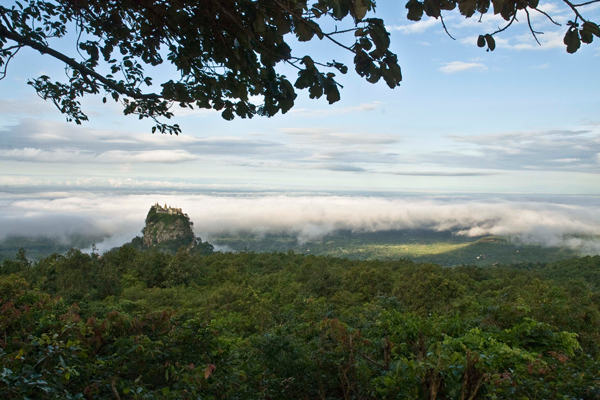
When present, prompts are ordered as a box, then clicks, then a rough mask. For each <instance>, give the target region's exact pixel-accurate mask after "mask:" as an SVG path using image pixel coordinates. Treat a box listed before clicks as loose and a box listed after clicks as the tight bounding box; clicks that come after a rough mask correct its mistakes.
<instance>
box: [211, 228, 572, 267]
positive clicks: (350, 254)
mask: <svg viewBox="0 0 600 400" xmlns="http://www.w3.org/2000/svg"><path fill="white" fill-rule="evenodd" d="M209 241H210V242H211V243H213V244H215V245H216V246H217V248H221V249H223V250H230V251H244V250H246V251H256V252H273V251H284V252H285V251H289V250H292V251H294V252H297V253H302V254H314V255H329V256H334V257H343V258H349V259H356V260H371V259H380V260H393V259H400V258H408V259H411V260H415V261H420V262H431V263H436V264H440V265H444V266H454V265H462V264H473V265H479V266H484V265H493V264H496V263H498V264H513V263H521V262H552V261H558V260H564V259H568V258H572V257H576V256H578V254H577V253H576V252H575V251H573V250H570V249H567V248H560V247H542V246H533V245H532V246H523V245H519V244H516V243H513V242H511V241H510V240H509V238H504V237H497V236H488V237H477V238H470V237H464V236H457V235H453V234H452V232H435V231H430V230H397V231H380V232H362V233H357V232H351V231H338V232H335V233H331V234H328V235H326V236H324V237H323V238H320V239H318V240H312V241H307V242H300V241H298V238H297V237H296V236H294V235H290V234H279V235H274V234H269V235H257V234H252V233H243V234H237V235H222V236H217V237H213V238H209Z"/></svg>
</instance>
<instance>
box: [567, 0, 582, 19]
mask: <svg viewBox="0 0 600 400" xmlns="http://www.w3.org/2000/svg"><path fill="white" fill-rule="evenodd" d="M563 1H564V2H565V3H566V4H567V5H568V6H569V7H571V10H573V12H574V13H575V15H576V16H577V17H579V18H580V19H581V20H582V21H583V22H587V20H585V19H584V18H583V17H582V16H581V14H580V13H579V10H577V7H579V6H576V5H574V4H573V3H571V2H570V1H569V0H563Z"/></svg>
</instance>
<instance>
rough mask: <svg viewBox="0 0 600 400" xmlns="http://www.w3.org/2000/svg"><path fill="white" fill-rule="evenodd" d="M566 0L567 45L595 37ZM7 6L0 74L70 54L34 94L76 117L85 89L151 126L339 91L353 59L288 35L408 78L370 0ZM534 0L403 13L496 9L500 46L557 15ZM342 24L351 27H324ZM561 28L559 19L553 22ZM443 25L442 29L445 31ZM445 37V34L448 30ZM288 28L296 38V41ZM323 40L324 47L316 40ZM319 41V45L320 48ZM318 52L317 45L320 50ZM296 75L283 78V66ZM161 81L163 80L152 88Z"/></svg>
mask: <svg viewBox="0 0 600 400" xmlns="http://www.w3.org/2000/svg"><path fill="white" fill-rule="evenodd" d="M599 1H600V0H591V1H587V2H583V3H572V2H571V1H570V0H563V3H564V4H565V5H566V6H568V7H569V9H570V10H571V11H572V15H573V17H572V20H570V21H568V23H567V26H566V27H565V29H566V32H565V35H564V44H565V47H566V50H567V51H568V52H569V53H574V52H576V51H577V50H578V49H579V47H580V46H581V43H591V42H592V41H593V39H594V36H596V37H598V36H600V29H599V28H598V25H597V24H596V23H595V22H593V21H591V20H589V19H588V18H587V17H586V16H585V15H584V12H583V11H582V10H583V9H584V8H585V6H588V5H591V4H593V3H597V2H599ZM12 3H13V4H12V5H10V6H8V5H7V6H5V5H1V6H0V67H2V68H3V72H0V79H2V78H4V77H6V74H7V66H8V64H9V62H10V61H11V59H13V58H14V57H18V54H17V53H18V52H19V50H21V49H23V48H30V49H33V50H36V51H38V52H40V53H41V54H43V55H46V56H50V57H53V58H55V59H57V60H59V61H60V62H62V63H64V65H65V67H66V75H67V77H66V79H63V80H62V81H59V80H54V79H55V78H52V77H50V76H47V75H42V76H39V77H34V78H32V79H30V80H29V82H28V83H29V85H31V86H32V87H33V88H34V90H35V91H36V92H37V94H38V95H39V96H40V97H42V98H43V99H45V100H50V101H52V102H53V103H54V104H55V105H56V107H57V108H58V109H59V110H60V112H62V113H63V114H65V115H66V116H67V119H68V120H69V121H74V122H76V123H77V124H80V123H81V122H82V121H86V120H87V119H88V117H87V115H86V114H85V112H84V111H83V110H82V108H81V104H80V99H81V98H82V97H83V96H85V95H90V94H91V95H95V94H98V95H102V96H103V101H104V102H106V101H107V100H108V99H112V100H114V101H117V102H120V103H121V105H122V107H123V112H124V113H125V114H126V115H128V114H135V115H137V116H138V117H139V118H140V119H144V118H150V119H152V120H154V122H155V126H154V127H153V128H152V131H153V132H156V131H158V132H162V133H175V134H178V133H179V132H180V128H179V126H178V125H177V124H168V123H165V122H164V121H165V120H166V119H170V118H171V117H173V111H172V107H173V106H174V105H179V106H181V107H185V108H194V107H196V108H204V109H214V110H218V111H221V115H222V116H223V118H225V119H226V120H231V119H233V118H234V117H235V116H239V117H241V118H251V117H253V116H255V115H261V116H268V117H269V116H273V115H275V114H277V113H279V112H281V113H286V112H287V111H288V110H290V109H291V108H292V107H293V106H294V102H295V99H296V96H297V94H296V91H297V90H308V92H309V96H310V98H321V97H322V96H325V97H326V99H327V101H328V102H329V103H330V104H332V103H335V102H337V101H339V100H340V85H339V83H338V82H337V81H336V74H338V73H341V74H346V73H347V72H348V70H349V69H350V67H349V66H347V65H345V64H343V63H340V62H337V61H335V60H321V59H316V57H315V55H314V54H304V53H301V54H298V50H294V49H293V48H292V45H290V43H292V42H293V41H296V40H297V41H299V42H309V41H317V40H318V41H327V42H331V43H333V44H335V45H337V46H339V47H340V48H342V49H344V50H346V51H348V52H350V53H351V54H352V56H353V64H354V65H353V66H352V67H353V69H354V70H355V72H356V73H357V74H358V75H359V76H361V77H363V78H364V79H365V80H366V81H367V82H369V83H377V82H379V81H380V80H383V81H384V82H385V84H386V85H387V86H389V87H390V88H395V87H397V86H399V85H400V82H401V80H402V74H401V69H400V65H399V61H398V57H397V55H396V54H394V53H393V52H392V51H391V50H390V44H391V42H390V34H389V32H388V31H387V29H386V27H385V24H384V22H383V20H382V19H380V18H375V17H374V16H375V15H376V14H374V11H375V8H376V2H375V0H318V1H314V2H309V1H307V0H276V1H271V0H259V1H250V0H205V1H197V0H193V1H192V0H178V1H154V0H125V1H115V0H109V1H105V0H54V1H42V0H22V1H13V2H12ZM538 6H539V1H538V0H493V1H490V0H425V1H419V0H409V1H408V2H407V3H406V10H407V15H406V18H407V19H408V20H410V21H419V20H421V19H422V18H424V17H429V18H435V19H438V20H439V21H440V24H441V25H442V26H443V28H444V29H446V25H445V23H444V19H443V15H444V13H447V12H449V11H452V10H454V9H458V12H459V13H460V14H461V15H462V16H464V17H466V18H481V16H483V15H484V14H487V13H493V14H495V15H496V14H497V15H500V16H501V17H502V19H504V20H505V21H506V24H505V25H504V26H502V27H499V28H498V30H496V31H494V32H482V33H481V35H479V37H478V38H477V41H476V43H474V45H475V44H476V45H477V46H479V47H482V48H486V49H487V50H488V51H493V50H494V49H495V47H496V43H495V39H494V37H495V36H496V35H499V34H501V33H502V32H503V31H505V30H506V29H508V28H509V27H510V26H511V25H512V24H513V22H515V21H516V20H517V16H518V15H519V16H521V15H523V17H524V18H526V20H527V22H528V26H529V29H530V32H531V34H532V36H533V38H534V39H535V40H537V35H538V34H540V33H541V32H538V31H536V30H535V27H534V26H533V24H532V22H531V19H530V15H531V13H540V14H543V15H544V17H547V18H548V19H549V20H550V21H552V22H553V23H556V22H555V21H554V20H553V19H552V16H551V15H549V14H548V13H546V12H545V11H543V10H542V9H540V8H538ZM341 21H346V22H347V24H348V26H349V27H348V28H347V29H341V30H338V29H337V27H336V28H334V29H331V30H330V29H327V28H326V27H327V26H329V25H331V22H335V23H337V22H341ZM556 24H557V25H558V23H556ZM446 32H447V30H446ZM448 34H449V35H450V33H448ZM68 37H76V38H77V40H76V44H75V46H74V47H75V48H74V49H72V51H70V52H64V51H63V50H62V49H63V48H64V47H65V46H57V45H56V40H54V39H59V40H63V39H65V40H66V38H68ZM292 37H293V38H294V39H293V40H292ZM317 46H322V44H319V45H317ZM315 49H316V48H315ZM315 53H316V50H315ZM163 63H170V64H171V65H172V66H173V67H174V68H175V69H176V70H177V74H178V76H179V77H178V79H169V80H166V81H162V82H156V81H157V80H159V78H158V77H157V76H156V75H155V74H154V71H155V67H157V66H159V65H161V64H163ZM285 66H287V67H292V68H293V69H295V70H296V71H297V76H296V77H291V76H290V77H287V76H285V75H284V74H283V73H282V69H283V67H285ZM156 84H158V86H160V88H159V89H154V88H153V86H154V85H156Z"/></svg>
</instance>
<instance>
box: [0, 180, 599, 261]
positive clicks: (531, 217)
mask: <svg viewBox="0 0 600 400" xmlns="http://www.w3.org/2000/svg"><path fill="white" fill-rule="evenodd" d="M599 200H600V198H599V197H597V196H560V197H552V198H551V197H548V196H546V197H544V196H503V197H495V196H473V195H461V196H459V195H448V196H441V195H410V196H375V195H373V196H366V195H360V196H357V195H315V194H247V193H246V194H184V193H174V194H170V195H164V194H160V195H159V194H139V193H138V194H119V193H98V192H36V193H27V194H23V193H19V194H14V193H12V194H11V193H0V240H2V239H5V238H6V237H9V236H28V237H35V236H47V237H53V238H58V239H62V240H68V238H69V237H71V236H72V235H86V236H93V237H98V238H103V239H101V241H100V242H99V243H97V246H98V248H99V249H100V250H101V251H104V250H107V249H110V248H112V247H114V246H118V245H121V244H123V243H125V242H128V241H130V240H131V239H132V238H133V237H134V236H136V235H140V231H141V229H142V228H143V225H144V219H145V217H146V214H147V212H148V209H149V207H150V206H151V205H152V204H154V203H156V202H157V201H158V202H160V203H161V204H163V203H167V204H169V205H172V206H177V207H181V208H183V210H184V212H186V213H188V214H189V216H190V218H191V219H192V221H193V222H194V224H195V233H196V234H197V235H198V236H200V237H201V238H202V239H203V240H210V238H211V237H214V236H216V235H220V234H223V233H235V232H240V231H251V232H255V233H259V234H260V233H278V232H281V233H291V234H294V235H297V237H298V239H299V240H300V241H308V240H313V239H318V238H320V237H322V236H324V235H326V234H327V233H330V232H333V231H335V230H339V229H349V230H352V231H355V232H373V231H383V230H390V229H431V230H434V231H453V232H454V233H455V234H457V235H463V236H470V237H477V236H483V235H503V236H510V237H511V239H512V240H513V241H515V242H518V243H523V244H540V245H543V246H567V247H570V248H572V249H576V250H578V251H580V252H582V253H583V254H600V201H599Z"/></svg>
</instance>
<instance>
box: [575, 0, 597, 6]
mask: <svg viewBox="0 0 600 400" xmlns="http://www.w3.org/2000/svg"><path fill="white" fill-rule="evenodd" d="M598 2H600V0H592V1H586V2H585V3H580V4H573V7H582V6H589V5H590V4H594V3H598Z"/></svg>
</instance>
